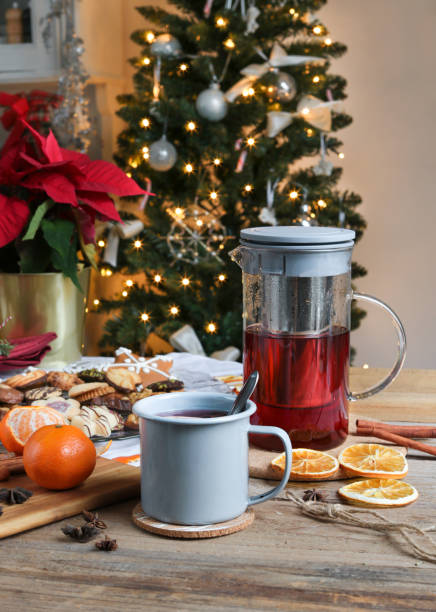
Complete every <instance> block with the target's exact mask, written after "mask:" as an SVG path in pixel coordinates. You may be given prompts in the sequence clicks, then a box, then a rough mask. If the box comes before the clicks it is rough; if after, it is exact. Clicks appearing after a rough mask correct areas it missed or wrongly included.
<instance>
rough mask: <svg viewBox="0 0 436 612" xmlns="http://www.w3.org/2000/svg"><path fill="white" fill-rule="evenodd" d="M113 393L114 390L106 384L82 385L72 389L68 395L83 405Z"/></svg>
mask: <svg viewBox="0 0 436 612" xmlns="http://www.w3.org/2000/svg"><path fill="white" fill-rule="evenodd" d="M113 392H114V388H113V387H110V386H109V385H108V384H106V383H83V384H82V385H75V386H74V387H71V389H70V390H69V392H68V395H69V396H70V397H72V398H73V399H76V400H77V401H78V402H80V403H82V402H86V401H88V400H91V399H94V398H95V397H100V396H101V395H106V394H107V393H113Z"/></svg>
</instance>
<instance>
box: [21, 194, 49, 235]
mask: <svg viewBox="0 0 436 612" xmlns="http://www.w3.org/2000/svg"><path fill="white" fill-rule="evenodd" d="M53 204H54V202H52V201H51V200H46V201H45V202H43V203H42V204H40V205H39V206H38V208H37V209H36V210H35V214H34V215H33V217H32V218H31V220H30V223H29V226H28V228H27V232H26V233H25V234H24V237H23V240H33V239H34V238H35V234H36V232H37V231H38V229H39V226H40V225H41V221H42V220H43V218H44V216H45V214H46V212H47V211H48V210H50V208H51V207H52V206H53Z"/></svg>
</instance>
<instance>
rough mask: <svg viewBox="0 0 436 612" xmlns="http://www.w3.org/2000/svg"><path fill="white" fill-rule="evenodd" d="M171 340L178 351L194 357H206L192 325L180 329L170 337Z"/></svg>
mask: <svg viewBox="0 0 436 612" xmlns="http://www.w3.org/2000/svg"><path fill="white" fill-rule="evenodd" d="M169 340H170V343H171V344H172V346H173V347H174V348H175V349H177V350H178V351H183V352H185V353H192V354H193V355H206V353H205V352H204V349H203V346H202V344H201V342H200V340H199V338H198V336H197V334H196V333H195V331H194V329H193V328H192V327H191V326H190V325H184V326H183V327H181V328H180V329H178V330H177V331H176V332H174V333H173V334H172V335H171V336H170V338H169Z"/></svg>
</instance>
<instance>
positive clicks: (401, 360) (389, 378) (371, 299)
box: [348, 291, 406, 402]
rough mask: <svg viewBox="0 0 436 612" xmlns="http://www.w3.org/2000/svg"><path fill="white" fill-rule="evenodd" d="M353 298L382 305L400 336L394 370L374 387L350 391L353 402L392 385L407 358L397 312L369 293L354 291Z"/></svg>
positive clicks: (401, 326)
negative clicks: (356, 391)
mask: <svg viewBox="0 0 436 612" xmlns="http://www.w3.org/2000/svg"><path fill="white" fill-rule="evenodd" d="M352 299H353V300H363V301H364V302H371V303H372V304H376V305H377V306H380V308H383V310H386V312H388V313H389V314H390V316H391V319H392V322H393V325H394V328H395V331H396V332H397V338H398V355H397V360H396V362H395V364H394V367H393V368H392V370H391V371H390V372H389V374H388V375H387V376H386V378H384V379H383V380H382V381H380V382H379V383H377V384H376V385H374V386H373V387H369V389H366V390H365V391H359V392H358V393H354V392H353V391H350V392H349V393H348V399H349V400H350V401H351V402H354V401H356V400H360V399H364V398H366V397H370V396H371V395H374V394H375V393H378V392H379V391H382V390H383V389H384V388H385V387H387V386H388V385H390V384H391V382H392V381H394V380H395V378H396V377H397V376H398V374H399V372H400V370H401V368H402V367H403V363H404V360H405V358H406V332H405V331H404V327H403V324H402V323H401V321H400V319H399V318H398V316H397V315H396V314H395V312H394V311H393V310H392V308H390V307H389V306H388V305H387V304H385V303H384V302H382V301H381V300H379V299H378V298H376V297H373V296H372V295H367V294H366V293H357V292H356V291H353V296H352Z"/></svg>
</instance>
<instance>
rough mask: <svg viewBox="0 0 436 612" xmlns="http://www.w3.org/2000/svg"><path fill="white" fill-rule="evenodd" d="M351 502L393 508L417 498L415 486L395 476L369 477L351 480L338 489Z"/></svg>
mask: <svg viewBox="0 0 436 612" xmlns="http://www.w3.org/2000/svg"><path fill="white" fill-rule="evenodd" d="M338 493H339V495H340V496H341V497H343V498H344V499H346V500H347V501H348V502H350V503H351V504H356V505H358V506H361V505H362V506H377V507H378V508H393V507H396V506H407V504H411V503H412V502H414V501H415V500H416V499H417V498H418V491H417V490H416V489H415V487H412V485H410V484H408V483H407V482H404V481H401V482H400V481H399V480H396V479H395V478H370V479H369V480H358V481H357V482H352V483H351V484H347V485H345V486H344V487H341V488H340V489H339V491H338Z"/></svg>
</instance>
